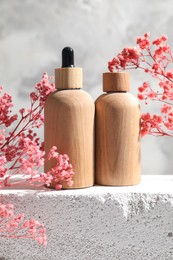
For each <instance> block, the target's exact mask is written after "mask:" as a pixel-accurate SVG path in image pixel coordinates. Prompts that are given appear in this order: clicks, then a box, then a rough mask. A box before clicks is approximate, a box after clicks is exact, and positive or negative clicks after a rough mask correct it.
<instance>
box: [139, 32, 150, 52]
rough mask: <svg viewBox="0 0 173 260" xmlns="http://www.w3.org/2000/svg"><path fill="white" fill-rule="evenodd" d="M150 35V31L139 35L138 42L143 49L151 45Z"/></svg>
mask: <svg viewBox="0 0 173 260" xmlns="http://www.w3.org/2000/svg"><path fill="white" fill-rule="evenodd" d="M149 36H150V33H145V34H144V36H143V37H141V36H140V37H137V39H136V43H137V44H138V45H139V47H140V48H141V49H142V50H144V49H147V48H148V47H149V46H150V41H149Z"/></svg>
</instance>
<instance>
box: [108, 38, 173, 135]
mask: <svg viewBox="0 0 173 260" xmlns="http://www.w3.org/2000/svg"><path fill="white" fill-rule="evenodd" d="M167 40H168V38H167V36H166V35H162V36H161V37H158V38H156V39H155V40H153V41H151V40H150V33H145V34H144V36H140V37H137V39H136V44H137V45H136V46H135V47H126V48H124V49H123V50H122V52H121V53H119V54H118V55H117V56H116V57H114V58H113V59H112V60H111V61H109V62H108V69H109V71H110V72H114V71H117V72H118V71H120V70H125V69H141V70H142V71H143V72H145V73H148V74H150V75H151V76H152V77H153V78H155V79H156V80H158V89H157V91H156V90H155V86H153V87H152V86H151V85H150V84H149V83H148V82H143V84H142V85H141V86H139V87H138V98H139V100H142V101H144V102H145V104H148V102H149V101H158V102H160V104H161V107H160V114H158V115H156V114H154V115H151V114H150V113H146V114H143V115H142V117H141V135H142V136H144V135H146V134H151V135H161V136H163V135H167V136H173V133H172V132H171V131H172V130H173V109H172V108H173V68H171V66H172V63H173V54H172V51H171V48H170V46H169V45H168V43H167Z"/></svg>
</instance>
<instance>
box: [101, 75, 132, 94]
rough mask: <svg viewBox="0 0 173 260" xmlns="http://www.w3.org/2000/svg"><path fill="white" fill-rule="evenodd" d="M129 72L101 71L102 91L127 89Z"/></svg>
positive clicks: (128, 88)
mask: <svg viewBox="0 0 173 260" xmlns="http://www.w3.org/2000/svg"><path fill="white" fill-rule="evenodd" d="M129 90H130V74H129V73H127V72H105V73H103V91H104V92H116V91H129Z"/></svg>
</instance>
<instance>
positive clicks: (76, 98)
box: [44, 47, 94, 189]
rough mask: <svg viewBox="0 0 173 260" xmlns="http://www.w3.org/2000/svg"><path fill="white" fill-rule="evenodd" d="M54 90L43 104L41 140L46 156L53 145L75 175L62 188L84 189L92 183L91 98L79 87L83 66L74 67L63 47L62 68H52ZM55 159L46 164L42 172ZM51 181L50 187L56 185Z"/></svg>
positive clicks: (51, 164) (66, 50) (92, 137)
mask: <svg viewBox="0 0 173 260" xmlns="http://www.w3.org/2000/svg"><path fill="white" fill-rule="evenodd" d="M55 87H56V91H55V92H54V93H52V94H50V95H49V97H48V98H47V100H46V103H45V129H44V143H45V152H46V155H47V154H48V151H49V150H50V148H51V147H52V146H57V148H58V152H59V153H61V154H67V155H68V156H69V158H70V163H71V164H72V166H73V169H74V172H75V175H74V177H73V185H72V186H70V187H69V186H67V184H66V183H65V182H64V183H62V186H63V188H65V189H67V188H69V189H74V188H85V187H90V186H93V183H94V101H93V100H92V98H91V97H90V96H89V95H88V94H87V93H86V92H85V91H84V90H82V89H81V88H82V68H75V67H74V52H73V49H72V48H70V47H65V48H64V49H63V50H62V67H61V68H57V69H55ZM54 163H55V162H54V161H53V160H52V161H51V160H50V161H49V162H47V163H45V172H48V171H49V170H50V169H51V168H52V167H53V166H54ZM55 186H56V183H54V182H52V184H51V187H52V188H55Z"/></svg>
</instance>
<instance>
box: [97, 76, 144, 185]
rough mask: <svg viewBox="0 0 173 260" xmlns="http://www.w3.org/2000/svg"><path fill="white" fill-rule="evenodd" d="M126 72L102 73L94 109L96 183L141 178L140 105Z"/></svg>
mask: <svg viewBox="0 0 173 260" xmlns="http://www.w3.org/2000/svg"><path fill="white" fill-rule="evenodd" d="M129 89H130V79H129V74H128V73H126V72H121V73H112V72H108V73H103V91H104V92H107V93H105V94H103V95H101V96H100V97H99V98H98V99H97V100H96V103H95V109H96V147H95V149H96V160H95V163H96V184H100V185H112V186H125V185H134V184H137V183H139V182H140V178H141V157H140V136H139V132H140V108H139V104H138V101H137V99H136V98H135V97H134V96H133V95H131V94H130V93H128V92H127V91H129Z"/></svg>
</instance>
